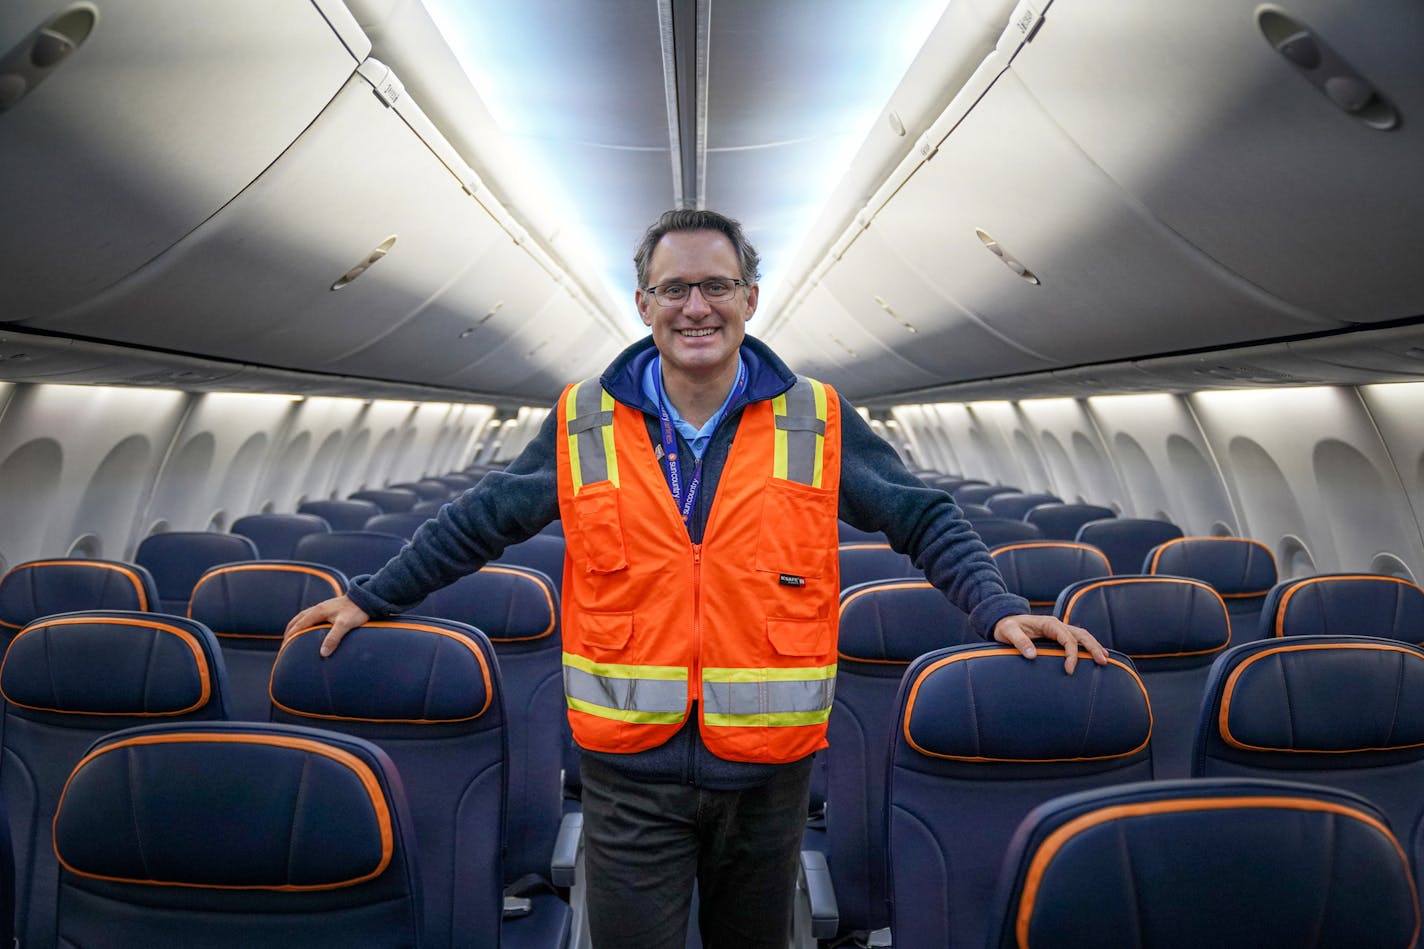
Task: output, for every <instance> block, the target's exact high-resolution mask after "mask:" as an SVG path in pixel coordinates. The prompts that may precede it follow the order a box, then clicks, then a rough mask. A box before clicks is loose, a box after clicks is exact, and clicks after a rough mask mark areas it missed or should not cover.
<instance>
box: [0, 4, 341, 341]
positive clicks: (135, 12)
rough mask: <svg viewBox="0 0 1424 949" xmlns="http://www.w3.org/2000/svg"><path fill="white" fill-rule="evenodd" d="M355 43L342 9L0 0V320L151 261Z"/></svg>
mask: <svg viewBox="0 0 1424 949" xmlns="http://www.w3.org/2000/svg"><path fill="white" fill-rule="evenodd" d="M368 49H369V43H367V42H366V39H365V37H364V35H362V34H361V31H360V29H359V28H358V27H357V26H356V24H355V21H354V20H352V19H351V17H350V15H349V14H348V13H347V12H346V11H345V9H344V8H343V7H341V5H340V4H339V3H335V4H332V3H327V2H322V3H319V4H318V3H298V2H292V0H251V2H246V0H245V2H242V3H224V4H214V3H203V4H194V3H192V2H191V0H145V2H143V3H132V2H72V3H64V2H54V0H5V2H4V3H0V98H3V99H5V104H6V105H8V108H4V109H3V110H0V203H3V206H4V209H5V210H4V214H3V215H0V257H3V259H4V260H5V261H6V268H5V272H6V279H5V288H4V292H3V303H0V320H27V321H39V322H43V321H45V320H47V319H49V318H50V317H52V316H53V315H54V314H56V313H58V312H60V311H63V310H65V309H68V308H70V307H73V306H75V305H78V304H80V303H82V302H83V301H85V300H87V299H89V298H90V297H92V296H94V295H95V294H96V293H98V292H99V291H101V290H103V289H104V288H106V287H108V286H110V285H111V284H113V283H114V282H115V281H118V280H120V279H121V278H123V277H124V276H125V275H127V274H129V273H131V272H133V271H134V270H136V269H137V268H139V267H140V266H142V265H143V264H144V263H145V262H146V261H149V260H150V259H152V258H154V257H157V256H159V255H161V254H162V253H163V252H164V251H165V250H167V249H168V248H169V247H171V246H172V245H173V244H175V243H177V242H178V241H179V240H180V239H181V238H183V237H184V235H186V234H188V233H189V232H190V231H192V230H193V229H194V228H196V227H198V226H199V225H200V224H202V223H203V222H204V221H205V220H207V219H208V218H210V217H212V216H213V215H214V214H215V213H216V212H218V211H219V209H221V208H222V207H223V206H224V205H225V204H227V203H228V202H229V201H230V200H232V198H233V196H234V195H236V194H238V193H239V192H240V191H242V190H243V189H244V188H245V187H247V185H248V184H249V183H250V182H251V181H252V180H253V179H255V178H257V177H258V176H259V175H261V174H262V172H263V170H264V169H265V168H267V166H268V165H270V164H271V163H272V162H273V161H274V160H276V159H277V157H278V156H279V155H281V154H282V153H283V151H284V150H285V149H286V148H287V147H288V146H289V145H291V143H292V142H293V141H295V140H296V139H297V138H298V137H299V136H300V135H301V134H302V131H303V129H305V128H306V127H307V126H308V125H309V124H311V121H312V119H314V118H315V117H316V116H317V115H318V114H319V113H320V112H321V111H322V109H323V108H324V107H325V106H326V104H327V103H328V102H329V101H330V100H331V98H332V97H333V96H334V95H336V93H337V91H338V90H340V89H341V88H342V86H343V84H345V83H346V82H347V80H348V79H349V78H350V77H351V75H352V73H353V72H355V70H356V67H357V64H358V62H359V60H360V58H361V57H364V56H365V55H366V51H367V50H368ZM46 51H47V52H46ZM39 64H43V68H41V66H40V65H39ZM101 335H105V334H101Z"/></svg>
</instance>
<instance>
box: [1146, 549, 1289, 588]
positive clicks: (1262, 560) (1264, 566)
mask: <svg viewBox="0 0 1424 949" xmlns="http://www.w3.org/2000/svg"><path fill="white" fill-rule="evenodd" d="M1145 567H1146V569H1145V570H1144V571H1143V572H1144V573H1165V574H1171V575H1172V576H1177V577H1194V578H1196V579H1198V580H1205V581H1206V582H1207V583H1210V584H1211V585H1212V586H1214V587H1216V592H1218V593H1220V594H1221V595H1222V596H1223V597H1225V598H1226V599H1232V598H1240V597H1255V596H1265V595H1266V593H1267V592H1269V591H1270V589H1271V587H1272V586H1274V585H1275V583H1276V558H1275V556H1274V555H1273V554H1272V553H1271V548H1269V547H1267V546H1266V545H1265V544H1263V543H1261V542H1260V541H1255V540H1250V539H1248V538H1245V537H1178V538H1176V539H1175V540H1169V541H1167V542H1166V543H1163V544H1158V545H1157V546H1156V547H1153V548H1152V552H1151V553H1149V554H1148V555H1147V561H1146V565H1145Z"/></svg>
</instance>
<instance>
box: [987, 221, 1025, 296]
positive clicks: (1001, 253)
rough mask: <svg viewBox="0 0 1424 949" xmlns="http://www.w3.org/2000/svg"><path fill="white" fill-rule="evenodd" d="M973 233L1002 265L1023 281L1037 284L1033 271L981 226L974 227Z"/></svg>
mask: <svg viewBox="0 0 1424 949" xmlns="http://www.w3.org/2000/svg"><path fill="white" fill-rule="evenodd" d="M974 235H975V236H976V237H978V238H979V240H980V242H981V243H983V245H984V246H985V247H986V248H988V250H989V253H991V254H993V255H994V256H995V257H997V258H999V259H1000V260H1002V261H1003V262H1004V266H1005V267H1008V268H1009V269H1010V270H1012V271H1013V272H1014V273H1015V274H1017V275H1018V276H1019V277H1020V279H1022V280H1023V281H1024V283H1031V284H1033V285H1034V286H1035V287H1036V286H1038V278H1037V277H1036V276H1034V273H1033V271H1032V270H1029V269H1028V268H1027V267H1025V266H1024V265H1023V264H1021V263H1020V262H1019V260H1018V258H1016V257H1014V256H1013V255H1012V254H1010V253H1009V252H1008V251H1006V250H1004V247H1003V245H1002V244H1000V243H999V242H998V241H996V240H994V238H992V237H990V236H989V235H988V233H987V232H986V231H984V229H983V228H978V227H976V228H975V229H974Z"/></svg>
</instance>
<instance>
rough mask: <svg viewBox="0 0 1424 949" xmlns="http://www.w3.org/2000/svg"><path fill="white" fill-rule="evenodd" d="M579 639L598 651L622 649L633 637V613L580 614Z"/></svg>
mask: <svg viewBox="0 0 1424 949" xmlns="http://www.w3.org/2000/svg"><path fill="white" fill-rule="evenodd" d="M578 626H579V638H580V639H582V640H583V642H584V644H585V645H588V646H594V647H596V648H598V649H622V648H623V647H624V646H626V645H628V640H629V639H631V638H632V637H633V614H632V613H584V612H580V613H579V614H578Z"/></svg>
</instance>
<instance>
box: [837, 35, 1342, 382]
mask: <svg viewBox="0 0 1424 949" xmlns="http://www.w3.org/2000/svg"><path fill="white" fill-rule="evenodd" d="M1044 28H1045V29H1047V28H1048V26H1047V24H1045V27H1044ZM874 227H875V230H877V231H878V232H879V233H880V234H881V235H882V236H883V237H884V239H885V240H886V242H887V243H889V244H890V245H891V246H893V247H894V248H895V250H896V251H897V252H898V253H899V254H900V255H902V256H903V257H904V259H905V260H906V261H907V262H908V264H909V265H910V266H912V267H913V268H915V269H916V270H917V271H919V272H920V273H923V274H925V275H926V276H927V277H928V278H930V279H933V280H935V282H936V283H937V285H938V286H939V288H940V290H941V291H942V292H943V293H944V295H945V297H946V305H945V309H944V313H945V314H946V318H950V319H955V321H956V323H958V322H962V318H956V317H952V316H949V315H950V314H955V313H958V312H962V311H968V312H969V313H972V314H974V315H975V317H976V318H977V320H978V321H979V322H982V323H984V324H986V325H987V326H989V327H990V328H992V329H993V330H994V331H995V332H996V333H997V334H999V335H1000V336H1001V337H1002V338H1003V339H1005V340H1008V341H1011V342H1013V343H1015V344H1017V345H1018V346H1020V347H1022V348H1023V349H1024V350H1026V351H1029V352H1034V353H1041V354H1043V355H1044V356H1045V357H1047V358H1049V359H1051V360H1052V361H1053V363H1054V365H1056V366H1071V365H1076V364H1086V363H1099V362H1104V361H1110V360H1114V359H1121V358H1125V357H1132V356H1142V355H1146V354H1151V353H1164V352H1173V351H1177V350H1182V349H1192V348H1198V347H1205V346H1220V345H1225V344H1229V343H1235V342H1240V341H1243V340H1248V339H1256V338H1260V337H1270V336H1278V335H1286V334H1298V333H1304V332H1310V331H1318V330H1322V329H1328V328H1330V327H1331V326H1333V325H1336V324H1333V323H1331V322H1329V321H1327V320H1324V319H1322V318H1319V317H1316V316H1313V315H1311V314H1308V313H1304V312H1302V311H1299V310H1296V309H1294V308H1292V307H1289V306H1287V305H1285V304H1283V303H1281V302H1280V301H1277V300H1274V299H1272V298H1270V297H1268V296H1267V295H1266V294H1263V293H1261V292H1260V291H1259V290H1257V289H1255V288H1254V287H1252V286H1250V285H1249V284H1247V283H1246V282H1245V281H1243V280H1241V279H1240V278H1239V277H1237V276H1236V275H1234V274H1232V273H1230V272H1229V271H1227V270H1225V269H1224V268H1222V267H1221V266H1219V265H1218V264H1216V263H1215V262H1214V261H1212V260H1211V259H1210V258H1208V257H1206V256H1205V255H1203V254H1201V253H1200V252H1199V251H1197V250H1196V249H1194V248H1193V247H1192V246H1191V245H1190V244H1189V243H1187V242H1185V241H1183V240H1181V239H1180V238H1179V237H1177V236H1176V235H1175V234H1173V233H1172V232H1171V231H1170V230H1169V229H1168V228H1167V227H1165V226H1163V225H1162V223H1161V222H1159V221H1157V220H1156V219H1155V218H1153V217H1152V215H1151V214H1149V213H1148V212H1147V211H1146V210H1145V209H1144V208H1143V207H1142V206H1141V205H1140V204H1138V203H1137V202H1136V201H1135V200H1134V199H1133V198H1132V197H1130V196H1129V195H1127V194H1125V193H1123V192H1122V191H1121V190H1120V189H1119V188H1118V187H1117V186H1116V185H1115V184H1114V183H1113V182H1112V181H1111V180H1110V179H1109V178H1107V177H1106V176H1105V175H1104V174H1103V173H1102V172H1101V170H1099V169H1098V168H1097V167H1096V166H1095V165H1094V164H1093V163H1092V162H1091V161H1090V160H1089V159H1088V158H1087V157H1086V156H1085V155H1084V154H1083V153H1082V152H1081V151H1080V150H1079V148H1078V147H1077V145H1076V144H1075V143H1074V142H1073V141H1071V140H1070V139H1068V138H1067V136H1065V135H1064V134H1063V133H1062V131H1061V130H1060V129H1059V128H1058V127H1057V125H1055V124H1054V122H1053V120H1052V118H1050V116H1049V115H1048V114H1046V113H1044V112H1043V111H1042V110H1041V109H1040V108H1039V107H1038V105H1037V104H1036V102H1035V101H1034V99H1033V97H1032V96H1030V95H1029V93H1028V92H1027V91H1026V90H1025V89H1024V87H1023V85H1022V84H1021V83H1020V82H1019V81H1018V80H1017V79H1016V78H1015V77H1014V75H1013V74H1012V73H1011V72H1010V73H1006V74H1004V75H1003V76H1001V77H1000V78H999V79H998V81H997V82H996V83H995V84H994V86H993V87H992V88H991V89H990V90H989V92H988V93H987V94H986V96H985V97H984V99H983V100H981V101H980V102H979V103H978V104H977V105H976V106H975V108H974V109H973V110H972V111H971V112H970V113H969V114H968V116H967V117H966V118H965V119H964V121H963V122H962V123H961V124H960V125H959V127H958V128H956V129H955V130H954V132H953V134H951V135H950V136H949V138H948V139H947V140H945V141H944V142H943V143H942V144H941V146H940V149H939V152H938V153H937V154H936V155H935V156H934V157H933V158H931V159H930V160H929V161H928V162H927V163H925V164H924V165H923V166H921V167H920V168H919V170H918V171H916V172H915V174H914V175H913V176H912V177H911V178H910V179H909V181H908V182H906V183H905V185H904V186H903V187H902V188H901V189H900V190H899V192H898V193H897V194H896V195H895V196H894V198H893V199H891V200H890V202H889V203H888V204H887V205H886V206H885V207H884V208H883V209H882V210H881V211H880V212H879V214H878V215H877V216H876V218H875V224H874ZM976 229H978V230H982V231H983V232H984V233H986V234H987V235H989V237H990V238H992V239H993V240H994V241H995V242H997V246H998V249H999V250H1001V251H1003V252H1004V253H1005V254H1006V255H1008V256H1009V257H1012V258H1013V259H1015V260H1016V261H1017V262H1018V263H1019V264H1021V265H1022V267H1024V268H1027V270H1028V271H1030V272H1031V273H1032V274H1033V275H1034V276H1035V277H1036V278H1037V280H1038V283H1037V284H1034V283H1030V282H1028V281H1027V280H1025V279H1024V278H1023V277H1022V276H1020V275H1019V274H1018V273H1017V272H1015V271H1014V270H1012V269H1010V267H1009V266H1006V263H1005V259H1004V258H1002V257H1000V256H996V254H995V253H994V252H993V251H992V250H991V249H990V248H989V247H987V246H986V245H985V243H984V241H983V240H982V239H981V238H980V237H979V236H978V234H977V233H976ZM852 251H854V247H852ZM853 261H854V255H853V253H852V254H847V255H846V257H845V259H843V260H842V261H841V262H840V264H839V265H838V266H837V268H836V270H839V269H840V268H841V267H845V266H846V265H847V264H851V263H853ZM833 272H834V271H833ZM838 280H839V281H840V282H839V283H838V286H846V285H847V284H849V283H851V281H850V280H849V279H848V278H846V277H844V276H838ZM853 282H854V284H855V285H856V286H858V287H863V288H865V290H868V289H869V288H872V287H876V286H884V290H883V291H877V292H880V293H881V294H882V295H885V294H891V295H893V293H894V291H895V287H893V286H886V285H885V284H886V281H885V280H884V278H882V277H880V275H879V274H877V273H875V272H869V271H868V272H864V273H861V274H859V275H857V276H856V278H855V280H854V281H853ZM862 292H864V291H862ZM888 298H889V297H887V299H888ZM941 327H943V343H942V344H941V345H943V346H946V347H948V346H953V345H955V343H954V338H955V333H956V330H957V326H956V325H955V323H951V324H949V325H947V326H945V325H944V324H943V323H942V322H941V323H935V322H930V323H929V325H927V326H925V327H923V328H922V330H923V332H924V333H925V335H927V336H928V337H930V338H934V337H937V336H939V335H940V332H941ZM916 345H918V344H917V343H911V344H910V346H911V347H914V346H916ZM1040 368H1042V363H1041V362H1039V361H1037V360H1033V359H1030V358H1029V357H1027V356H1025V357H1023V359H1022V361H1021V363H1020V365H1018V366H1017V367H1000V366H998V365H994V366H990V367H986V369H985V370H983V371H975V370H973V369H970V370H969V371H967V372H965V373H964V374H963V375H960V376H958V378H961V379H965V378H974V377H980V376H984V375H991V374H993V373H996V372H998V373H1004V372H1013V371H1033V370H1035V369H1040ZM942 381H943V380H942ZM882 389H883V391H895V382H894V380H890V379H887V380H884V385H883V386H882Z"/></svg>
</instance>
